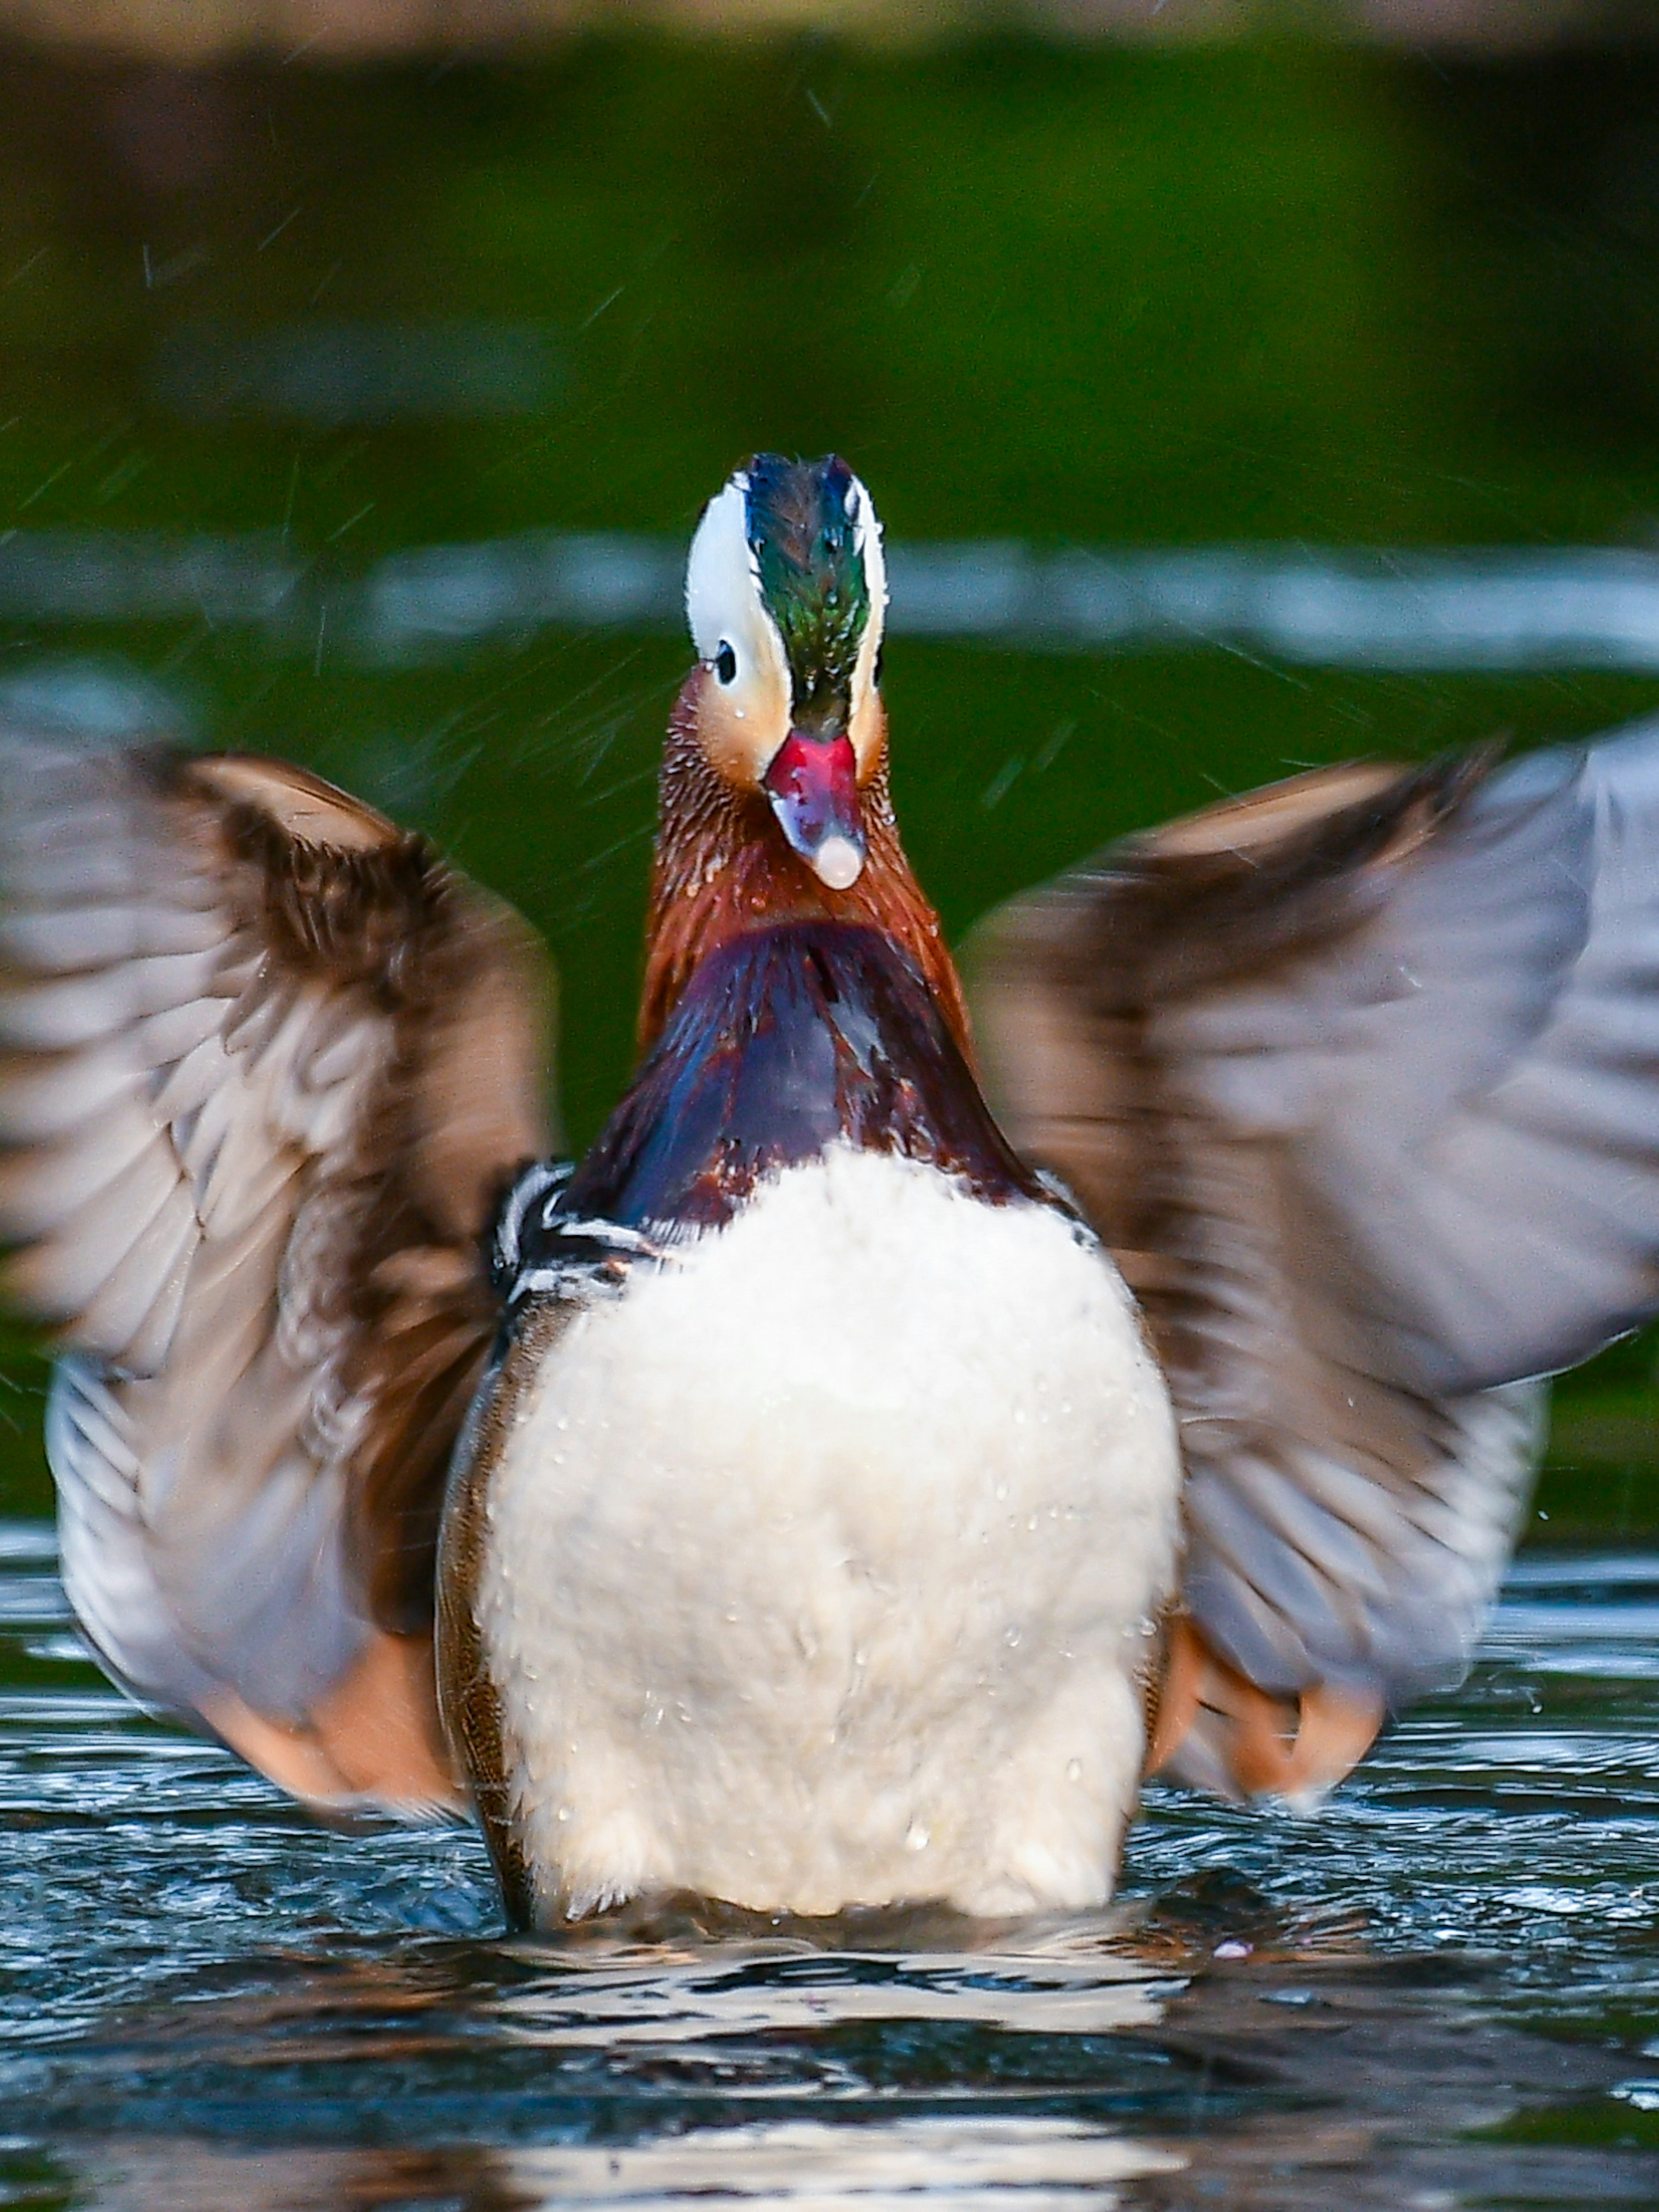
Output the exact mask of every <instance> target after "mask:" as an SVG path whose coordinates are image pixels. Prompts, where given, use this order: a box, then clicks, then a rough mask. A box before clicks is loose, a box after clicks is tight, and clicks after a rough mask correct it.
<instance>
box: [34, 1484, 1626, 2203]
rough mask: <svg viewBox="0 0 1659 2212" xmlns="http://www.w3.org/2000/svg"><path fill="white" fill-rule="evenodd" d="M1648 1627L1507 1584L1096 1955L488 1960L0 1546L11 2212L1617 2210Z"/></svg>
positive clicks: (1612, 1568) (453, 1860)
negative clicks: (1451, 1651)
mask: <svg viewBox="0 0 1659 2212" xmlns="http://www.w3.org/2000/svg"><path fill="white" fill-rule="evenodd" d="M1656 1587H1659V1558H1644V1559H1635V1560H1632V1559H1623V1560H1617V1561H1602V1560H1598V1559H1595V1558H1590V1557H1583V1558H1578V1559H1565V1558H1561V1557H1554V1558H1551V1557H1548V1556H1547V1555H1546V1556H1536V1555H1535V1556H1534V1557H1533V1558H1530V1559H1527V1560H1525V1561H1523V1562H1522V1566H1521V1567H1520V1569H1519V1570H1518V1571H1517V1574H1516V1582H1515V1583H1514V1585H1513V1587H1512V1589H1511V1591H1510V1596H1509V1598H1508V1600H1507V1601H1506V1602H1505V1604H1504V1607H1502V1608H1501V1609H1500V1612H1499V1613H1498V1618H1497V1620H1496V1621H1495V1623H1494V1626H1493V1632H1492V1637H1491V1638H1490V1639H1489V1643H1488V1647H1487V1650H1486V1655H1485V1656H1483V1659H1482V1662H1481V1663H1480V1667H1479V1668H1478V1669H1477V1671H1476V1673H1475V1674H1474V1677H1473V1678H1472V1680H1471V1681H1470V1682H1469V1684H1468V1686H1466V1687H1465V1688H1464V1689H1463V1690H1462V1691H1461V1692H1458V1693H1456V1694H1455V1696H1452V1697H1448V1698H1444V1699H1437V1700H1434V1701H1432V1702H1431V1704H1430V1705H1427V1706H1425V1708H1424V1709H1423V1710H1422V1711H1421V1712H1420V1713H1419V1714H1418V1715H1416V1716H1414V1717H1413V1718H1412V1719H1411V1720H1410V1721H1408V1722H1407V1723H1406V1724H1405V1725H1403V1726H1402V1727H1401V1728H1400V1729H1397V1730H1396V1731H1395V1733H1394V1734H1393V1735H1391V1736H1390V1737H1389V1739H1388V1740H1387V1741H1386V1742H1385V1743H1384V1744H1383V1746H1382V1747H1380V1749H1379V1751H1378V1753H1376V1756H1375V1757H1374V1758H1373V1759H1372V1760H1370V1762H1369V1763H1368V1764H1367V1765H1366V1767H1365V1768H1364V1770H1363V1771H1362V1772H1361V1774H1360V1776H1359V1777H1358V1778H1357V1780H1356V1781H1355V1783H1354V1784H1352V1785H1350V1786H1349V1787H1347V1788H1346V1789H1345V1790H1343V1791H1342V1792H1341V1793H1340V1794H1339V1796H1337V1798H1336V1799H1335V1800H1334V1801H1333V1802H1332V1803H1331V1804H1330V1805H1329V1806H1328V1808H1326V1810H1325V1812H1324V1813H1323V1814H1321V1815H1320V1816H1319V1817H1318V1818H1316V1819H1314V1820H1293V1819H1291V1818H1290V1817H1288V1816H1281V1815H1274V1814H1270V1813H1269V1814H1262V1813H1255V1812H1244V1811H1235V1810H1232V1809H1230V1808H1225V1807H1215V1806H1211V1805H1208V1804H1206V1803H1204V1802H1201V1801H1199V1800H1196V1799H1189V1798H1186V1797H1182V1796H1176V1795H1175V1794H1174V1793H1171V1792H1168V1791H1155V1792H1153V1793H1152V1796H1151V1797H1150V1798H1149V1802H1148V1806H1147V1809H1146V1817H1145V1819H1144V1820H1143V1822H1142V1823H1141V1826H1140V1827H1139V1829H1138V1831H1137V1832H1136V1834H1135V1838H1134V1840H1133V1846H1132V1850H1131V1855H1130V1862H1129V1867H1128V1870H1127V1883H1126V1888H1125V1893H1124V1896H1123V1899H1122V1900H1121V1902H1120V1904H1119V1905H1116V1906H1115V1907H1114V1908H1113V1909H1112V1911H1109V1912H1107V1913H1103V1914H1097V1915H1091V1916H1085V1917H1080V1918H1074V1919H1066V1920H1054V1921H1048V1922H1042V1923H1010V1924H1006V1925H996V1926H989V1927H981V1926H977V1925H975V1924H973V1923H964V1922H963V1921H961V1920H959V1919H954V1918H952V1917H949V1916H943V1915H933V1916H928V1915H917V1914H905V1915H863V1916H854V1917H849V1918H848V1920H846V1921H843V1922H841V1923H836V1924H834V1925H832V1926H828V1927H825V1926H823V1925H817V1924H813V1925H797V1926H793V1927H792V1926H780V1925H777V1924H775V1923H770V1922H767V1921H764V1920H757V1919H756V1918H755V1917H752V1916H745V1915H741V1914H732V1913H724V1914H718V1913H714V1912H711V1911H710V1910H709V1909H708V1908H707V1907H696V1906H692V1905H676V1904H673V1903H668V1904H662V1905H653V1906H650V1907H641V1908H640V1909H638V1910H636V1911H634V1912H633V1913H632V1914H630V1915H628V1916H625V1917H620V1918H618V1919H617V1920H613V1921H611V1922H607V1923H602V1924H600V1925H599V1926H597V1927H590V1928H587V1929H580V1930H577V1931H573V1932H572V1933H571V1934H570V1935H569V1936H567V1937H565V1938H563V1939H562V1940H558V1941H553V1940H548V1939H538V1940H534V1941H528V1940H526V1941H521V1942H511V1943H508V1942H501V1941H500V1940H498V1938H497V1936H495V1907H494V1903H493V1899H492V1896H491V1893H490V1890H489V1882H488V1877H487V1871H486V1869H485V1865H484V1862H483V1853H482V1851H481V1850H480V1848H479V1846H478V1844H477V1839H476V1838H475V1837H474V1836H473V1835H472V1834H471V1832H470V1831H469V1830H465V1829H461V1828H453V1829H448V1830H437V1831H432V1832H401V1831H398V1830H395V1829H391V1828H387V1827H384V1826H376V1825H374V1824H369V1825H368V1826H364V1827H362V1828H360V1829H358V1830H356V1831H355V1832H343V1831H335V1830H330V1829H325V1828H321V1827H319V1826H315V1825H314V1824H312V1823H310V1822H308V1821H307V1820H304V1819H302V1818H301V1817H300V1816H299V1815H298V1814H295V1812H294V1811H293V1810H292V1808H289V1807H287V1806H285V1805H284V1804H283V1803H282V1802H281V1801H279V1800H278V1799H277V1798H276V1796H275V1795H274V1794H273V1793H272V1792H271V1791H270V1790H267V1789H266V1788H265V1787H264V1785H263V1784H260V1783H258V1782H257V1781H256V1780H254V1779H253V1778H252V1777H250V1776H247V1775H246V1774H244V1773H242V1772H240V1771H239V1770H238V1769H237V1768H236V1766H235V1765H234V1763H233V1762H232V1761H230V1760H229V1759H227V1758H225V1757H224V1756H223V1755H222V1753H219V1752H218V1751H216V1749H215V1748H214V1747H212V1746H210V1745H206V1744H202V1743H197V1742H193V1741H189V1740H187V1739H185V1738H183V1737H180V1736H178V1735H174V1734H173V1733H172V1732H171V1731H169V1730H167V1729H161V1728H159V1727H156V1726H155V1725H154V1724H152V1723H149V1722H147V1721H145V1720H144V1719H143V1718H142V1717H138V1716H137V1715H135V1714H133V1713H132V1712H131V1711H130V1710H129V1709H128V1708H126V1707H125V1705H123V1704H122V1703H121V1701H120V1700H119V1699H117V1698H116V1697H115V1696H114V1695H113V1694H112V1693H110V1692H106V1691H104V1690H103V1689H102V1688H100V1686H98V1684H97V1680H96V1678H95V1676H94V1674H93V1673H92V1671H91V1670H90V1668H88V1665H87V1664H86V1662H85V1661H84V1660H83V1659H82V1657H81V1656H80V1654H79V1650H78V1647H77V1646H76V1644H75V1643H74V1641H73V1639H72V1638H71V1636H70V1634H69V1632H68V1631H67V1628H66V1624H65V1619H64V1607H63V1601H62V1595H61V1592H60V1591H59V1589H58V1584H57V1582H56V1579H55V1576H54V1574H53V1571H52V1544H51V1539H50V1534H49V1532H47V1531H46V1530H45V1529H44V1528H40V1527H39V1526H35V1525H29V1524H19V1523H12V1524H9V1526H5V1527H0V1849H3V1854H4V1867H5V1882H6V1887H5V1896H6V1900H7V1911H6V1914H5V1916H4V1918H3V1921H0V2112H3V2114H4V2115H5V2119H4V2121H3V2123H0V2125H3V2127H4V2128H5V2130H7V2132H6V2134H5V2135H4V2136H3V2137H0V2204H12V2205H35V2206H45V2205H60V2204H64V2205H66V2204H69V2203H76V2204H86V2205H93V2206H97V2207H132V2208H139V2207H142V2208H143V2209H144V2212H150V2208H155V2212H191V2208H193V2207H196V2206H202V2207H207V2206H212V2207H214V2208H216V2212H217V2208H219V2207H222V2206H224V2205H228V2204H234V2205H237V2206H240V2207H246V2208H247V2212H264V2208H265V2207H272V2208H276V2207H284V2208H287V2207H293V2208H295V2212H301V2208H303V2212H313V2208H314V2212H327V2208H332V2207H336V2206H339V2207H346V2208H356V2207H359V2206H361V2207H364V2208H368V2207H381V2206H386V2207H389V2206H392V2205H402V2206H410V2207H415V2206H419V2207H422V2208H425V2207H432V2208H437V2207H440V2206H442V2207H453V2208H458V2209H459V2208H470V2207H475V2206H476V2207H480V2208H496V2207H501V2208H507V2207H519V2206H538V2205H542V2204H550V2203H558V2204H561V2205H564V2204H569V2203H577V2204H580V2203H629V2202H633V2203H640V2204H641V2205H647V2204H652V2203H661V2204H664V2205H667V2204H679V2203H688V2202H690V2201H692V2200H698V2201H705V2200H707V2199H708V2197H729V2198H733V2199H748V2200H754V2201H757V2202H760V2203H778V2202H781V2201H782V2200H784V2199H788V2200H789V2201H790V2202H791V2203H793V2204H795V2205H800V2206H812V2205H816V2204H819V2203H823V2204H825V2205H828V2204H831V2203H842V2202H844V2201H848V2200H854V2201H856V2202H858V2203H861V2204H864V2205H870V2206H873V2205H882V2206H885V2205H887V2204H889V2203H896V2202H897V2200H899V2199H901V2198H902V2199H903V2200H904V2201H905V2202H906V2203H911V2204H914V2203H916V2201H917V2200H918V2198H919V2197H923V2196H926V2197H928V2198H929V2199H933V2198H939V2197H946V2198H950V2199H951V2200H953V2203H959V2204H962V2205H966V2206H970V2207H974V2208H984V2209H985V2212H991V2208H995V2212H1030V2208H1032V2207H1035V2206H1048V2205H1054V2206H1060V2205H1062V2204H1063V2205H1065V2206H1066V2207H1068V2208H1069V2207H1073V2206H1080V2204H1081V2203H1082V2202H1083V2201H1084V2200H1085V2198H1086V2199H1087V2200H1088V2201H1089V2202H1090V2203H1092V2204H1095V2205H1100V2206H1108V2205H1111V2204H1114V2203H1118V2204H1122V2205H1125V2206H1139V2207H1146V2208H1149V2212H1156V2208H1176V2207H1194V2208H1196V2207H1200V2206H1203V2205H1207V2204H1213V2203H1222V2204H1225V2205H1227V2206H1229V2207H1233V2206H1241V2207H1258V2206H1259V2207H1261V2208H1262V2212H1298V2208H1301V2207H1303V2206H1307V2207H1310V2208H1312V2207H1316V2206H1317V2207H1320V2208H1325V2207H1328V2206H1329V2205H1330V2204H1331V2203H1334V2202H1336V2201H1341V2202H1343V2203H1352V2204H1353V2205H1355V2206H1363V2207H1369V2206H1371V2205H1376V2206H1378V2207H1382V2206H1388V2207H1389V2208H1395V2207H1401V2206H1419V2207H1421V2208H1423V2209H1424V2212H1431V2208H1433V2207H1436V2206H1439V2207H1446V2206H1453V2205H1462V2204H1466V2203H1467V2204H1471V2205H1473V2204H1476V2203H1516V2202H1527V2203H1548V2204H1562V2205H1565V2204H1579V2203H1585V2204H1588V2203H1652V2202H1654V2201H1656V2200H1659V2118H1656V2115H1655V2112H1654V2110H1653V2109H1652V2099H1651V2097H1650V2089H1651V2082H1652V2077H1653V2071H1654V2066H1653V2055H1652V2049H1651V2048H1650V2046H1653V2045H1655V2038H1656V2033H1659V1942H1656V1936H1655V1932H1654V1931H1655V1928H1656V1906H1659V1818H1656V1814H1659V1782H1656V1779H1655V1773H1656V1759H1655V1742H1656V1737H1659V1727H1656V1723H1659V1690H1656V1686H1655V1684H1656V1680H1659V1669H1656V1668H1654V1667H1652V1666H1651V1665H1650V1663H1648V1662H1650V1661H1651V1657H1652V1638H1651V1635H1650V1621H1649V1620H1648V1613H1649V1611H1650V1600H1651V1595H1652V1592H1653V1589H1655V1588H1656ZM1597 1655H1601V1656H1600V1657H1598V1656H1597ZM1604 1659H1605V1660H1607V1661H1611V1662H1614V1663H1613V1664H1612V1665H1611V1666H1610V1667H1608V1668H1606V1670H1605V1671H1598V1669H1601V1668H1602V1666H1603V1660H1604ZM1625 1660H1628V1661H1629V1662H1632V1663H1631V1664H1630V1665H1628V1666H1624V1665H1621V1664H1620V1663H1619V1662H1621V1661H1625ZM1636 1662H1641V1663H1640V1664H1638V1663H1636ZM1656 2047H1659V2046H1656ZM1644 2099H1645V2100H1647V2101H1645V2102H1644Z"/></svg>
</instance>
